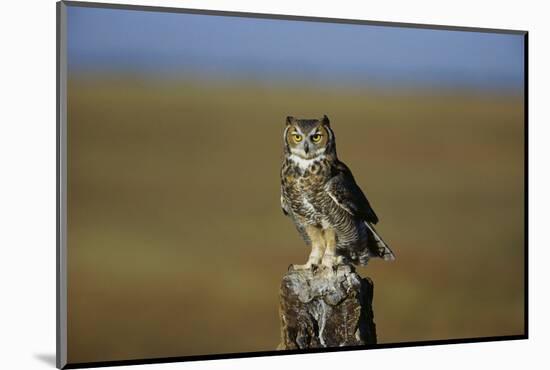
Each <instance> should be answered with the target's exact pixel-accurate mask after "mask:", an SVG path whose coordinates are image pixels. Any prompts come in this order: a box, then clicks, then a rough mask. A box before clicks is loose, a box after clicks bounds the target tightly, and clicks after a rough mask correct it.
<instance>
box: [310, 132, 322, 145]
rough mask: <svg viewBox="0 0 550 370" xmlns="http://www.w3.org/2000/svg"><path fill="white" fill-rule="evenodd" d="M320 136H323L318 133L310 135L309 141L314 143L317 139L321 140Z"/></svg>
mask: <svg viewBox="0 0 550 370" xmlns="http://www.w3.org/2000/svg"><path fill="white" fill-rule="evenodd" d="M322 137H323V136H322V135H320V134H315V135H313V136H311V141H313V142H314V143H318V142H319V141H321V138H322Z"/></svg>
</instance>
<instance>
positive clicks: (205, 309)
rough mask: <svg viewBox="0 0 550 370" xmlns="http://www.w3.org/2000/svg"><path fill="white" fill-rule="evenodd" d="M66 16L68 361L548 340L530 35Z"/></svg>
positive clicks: (112, 10)
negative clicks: (536, 200) (538, 290)
mask: <svg viewBox="0 0 550 370" xmlns="http://www.w3.org/2000/svg"><path fill="white" fill-rule="evenodd" d="M57 10H58V256H57V257H58V281H57V283H58V297H57V299H58V302H57V303H58V310H57V313H58V317H57V330H58V332H57V351H58V352H57V365H58V367H60V368H70V367H73V368H74V367H92V366H107V365H121V364H141V363H153V362H168V361H186V360H197V359H214V358H230V357H244V356H265V355H286V354H295V353H309V352H320V351H337V350H357V349H360V350H365V349H370V348H383V347H400V346H411V345H426V344H448V343H462V342H477V341H487V340H505V339H525V338H527V310H526V307H527V306H526V305H527V300H526V294H527V259H526V256H527V235H526V225H527V212H526V207H527V203H526V191H527V187H526V181H527V179H526V169H527V166H526V163H527V157H526V153H527V152H526V149H527V111H526V110H527V64H526V61H527V53H526V51H527V32H524V31H509V30H490V29H473V28H460V27H443V26H429V25H416V24H397V23H383V22H371V21H362V20H344V19H330V18H329V19H327V18H309V17H299V16H283V15H271V14H248V13H234V12H218V11H201V10H191V9H175V8H159V7H139V6H130V5H109V4H98V3H79V2H70V1H69V2H61V3H58V8H57Z"/></svg>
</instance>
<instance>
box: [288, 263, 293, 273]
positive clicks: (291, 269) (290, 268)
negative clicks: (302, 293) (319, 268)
mask: <svg viewBox="0 0 550 370" xmlns="http://www.w3.org/2000/svg"><path fill="white" fill-rule="evenodd" d="M287 271H288V272H290V271H294V265H293V264H292V263H291V264H290V265H288V269H287Z"/></svg>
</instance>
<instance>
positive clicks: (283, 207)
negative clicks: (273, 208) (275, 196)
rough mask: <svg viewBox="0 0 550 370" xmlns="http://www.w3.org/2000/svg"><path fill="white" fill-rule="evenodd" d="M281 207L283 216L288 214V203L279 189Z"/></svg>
mask: <svg viewBox="0 0 550 370" xmlns="http://www.w3.org/2000/svg"><path fill="white" fill-rule="evenodd" d="M281 209H282V210H283V214H284V215H285V216H288V204H286V200H285V197H284V196H283V193H282V190H281Z"/></svg>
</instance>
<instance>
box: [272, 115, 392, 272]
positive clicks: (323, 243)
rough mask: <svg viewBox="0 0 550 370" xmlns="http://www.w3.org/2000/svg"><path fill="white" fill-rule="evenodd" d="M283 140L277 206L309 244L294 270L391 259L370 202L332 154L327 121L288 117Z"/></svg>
mask: <svg viewBox="0 0 550 370" xmlns="http://www.w3.org/2000/svg"><path fill="white" fill-rule="evenodd" d="M283 139H284V159H283V164H282V168H281V207H282V209H283V212H284V214H285V215H288V216H289V217H290V218H291V219H292V221H293V222H294V224H295V225H296V228H297V229H298V231H299V233H300V234H301V236H302V238H303V239H304V241H305V242H306V244H308V245H309V246H311V253H310V255H309V259H308V261H307V263H306V264H304V265H293V268H294V269H308V268H313V267H316V266H318V265H320V264H321V265H323V266H327V267H334V266H337V265H338V264H341V263H354V264H360V265H366V264H367V262H368V261H369V259H370V258H371V257H380V258H383V259H384V260H393V259H395V256H394V255H393V253H392V251H391V250H390V248H389V247H388V246H387V245H386V244H385V243H384V241H383V240H382V238H380V236H379V235H378V234H377V233H376V230H375V229H374V226H373V225H374V224H376V223H377V222H378V217H377V216H376V214H375V213H374V211H373V209H372V208H371V206H370V204H369V201H368V200H367V198H366V197H365V195H364V194H363V192H362V191H361V189H360V188H359V186H358V185H357V184H356V183H355V180H354V178H353V175H352V174H351V171H350V170H349V168H348V167H347V166H346V165H345V164H344V163H342V162H340V161H339V160H338V157H337V156H336V143H335V137H334V131H333V130H332V129H331V127H330V121H329V119H328V117H327V116H326V115H325V116H324V117H323V118H322V119H295V118H294V117H287V119H286V127H285V130H284V135H283Z"/></svg>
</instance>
